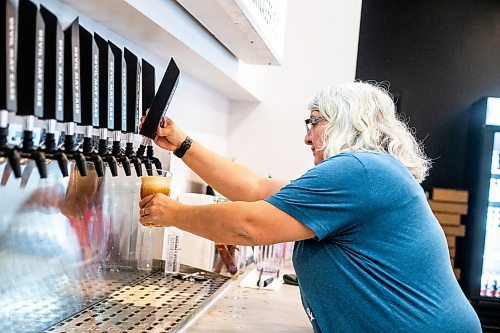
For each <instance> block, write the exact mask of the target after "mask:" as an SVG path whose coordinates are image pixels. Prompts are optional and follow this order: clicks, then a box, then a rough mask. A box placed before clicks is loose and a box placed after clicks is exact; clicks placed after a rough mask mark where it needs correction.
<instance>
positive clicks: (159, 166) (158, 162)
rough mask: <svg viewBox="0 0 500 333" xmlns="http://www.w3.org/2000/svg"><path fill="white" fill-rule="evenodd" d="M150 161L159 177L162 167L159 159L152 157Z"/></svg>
mask: <svg viewBox="0 0 500 333" xmlns="http://www.w3.org/2000/svg"><path fill="white" fill-rule="evenodd" d="M152 160H153V164H154V165H155V167H156V170H157V172H158V174H159V175H161V167H162V165H161V162H160V159H159V158H157V157H153V158H152Z"/></svg>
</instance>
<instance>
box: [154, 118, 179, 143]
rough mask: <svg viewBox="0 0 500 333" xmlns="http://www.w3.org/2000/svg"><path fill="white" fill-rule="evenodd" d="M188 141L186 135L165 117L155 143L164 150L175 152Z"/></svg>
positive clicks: (159, 127)
mask: <svg viewBox="0 0 500 333" xmlns="http://www.w3.org/2000/svg"><path fill="white" fill-rule="evenodd" d="M185 139H186V134H185V133H184V132H183V131H182V130H181V129H180V128H179V127H178V126H177V125H176V124H175V123H174V122H173V121H172V119H170V118H168V117H163V119H162V120H161V121H160V125H159V126H158V129H157V132H156V138H155V143H156V144H157V145H158V146H160V147H161V148H163V149H166V150H170V151H174V150H176V149H177V148H179V147H180V146H181V144H182V142H183V141H184V140H185Z"/></svg>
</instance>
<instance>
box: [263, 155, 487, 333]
mask: <svg viewBox="0 0 500 333" xmlns="http://www.w3.org/2000/svg"><path fill="white" fill-rule="evenodd" d="M266 201H267V202H269V203H270V204H272V205H274V206H276V207H277V208H279V209H280V210H282V211H284V212H286V213H287V214H289V215H291V216H293V217H294V218H295V219H297V220H298V221H300V222H301V223H303V224H305V225H306V226H307V227H309V228H310V229H311V230H312V231H314V233H315V234H316V237H315V238H312V239H307V240H303V241H299V242H296V243H295V249H294V253H293V263H294V268H295V271H296V273H297V277H298V280H299V285H300V292H301V296H302V303H303V305H304V308H305V310H306V314H307V316H308V317H309V319H310V321H311V323H312V325H313V327H314V331H315V332H323V333H324V332H389V331H391V332H405V333H406V332H425V333H430V332H440V333H442V332H454V333H457V332H467V333H473V332H481V327H480V324H479V319H478V317H477V315H476V313H475V311H474V310H473V308H472V306H471V305H470V304H469V302H468V301H467V299H466V298H465V296H464V294H463V293H462V290H461V289H460V287H459V285H458V283H457V280H456V278H455V276H454V274H453V269H452V267H451V264H450V257H449V252H448V247H447V243H446V238H445V235H444V233H443V230H442V229H441V227H440V225H439V223H438V222H437V220H436V218H435V217H434V215H433V213H432V211H431V210H430V208H429V205H428V203H427V200H426V197H425V194H424V192H423V190H422V188H421V187H420V185H419V184H418V183H417V182H416V180H415V179H414V177H413V176H412V175H411V174H410V172H409V171H408V169H407V168H406V167H405V166H404V165H403V164H402V163H400V162H399V161H398V160H397V159H395V158H394V157H392V156H391V155H388V154H383V153H370V152H362V153H342V154H338V155H336V156H333V157H330V158H328V159H326V160H324V161H322V162H321V163H319V164H318V165H316V167H314V168H313V169H311V170H309V171H308V172H307V173H306V174H304V175H303V176H302V177H300V178H299V179H297V180H295V181H293V182H292V183H291V184H289V185H287V186H285V187H284V188H283V189H281V190H280V191H279V192H278V193H276V194H275V195H273V196H271V197H269V198H267V199H266Z"/></svg>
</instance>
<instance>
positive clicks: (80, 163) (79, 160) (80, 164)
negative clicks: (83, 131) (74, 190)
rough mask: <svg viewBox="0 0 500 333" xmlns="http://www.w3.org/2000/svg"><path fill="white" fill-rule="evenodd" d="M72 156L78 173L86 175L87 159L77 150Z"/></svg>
mask: <svg viewBox="0 0 500 333" xmlns="http://www.w3.org/2000/svg"><path fill="white" fill-rule="evenodd" d="M73 154H74V155H73V158H74V160H75V162H76V167H77V168H78V171H79V172H80V175H81V176H82V177H83V176H86V175H87V173H88V172H87V160H86V159H85V156H83V154H82V153H80V152H79V151H75V152H74V153H73Z"/></svg>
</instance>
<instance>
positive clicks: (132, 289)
mask: <svg viewBox="0 0 500 333" xmlns="http://www.w3.org/2000/svg"><path fill="white" fill-rule="evenodd" d="M185 268H186V266H185ZM193 272H194V270H193ZM186 273H191V272H190V271H189V270H187V271H186ZM203 273H204V274H203V276H204V277H205V278H206V279H205V280H204V281H199V280H193V279H191V280H183V279H179V278H177V277H174V275H175V274H165V273H164V272H162V271H158V272H155V273H152V274H151V275H150V276H148V277H146V278H145V279H143V280H141V281H140V282H138V283H136V284H134V285H125V286H124V287H122V288H121V289H119V290H116V291H114V292H113V293H112V294H110V295H109V296H108V297H107V298H105V299H103V300H101V301H100V302H98V303H95V304H93V305H92V306H90V307H88V308H86V309H84V310H83V311H81V312H79V313H77V314H75V315H73V316H71V317H69V318H67V319H65V320H64V321H62V322H60V323H58V324H56V325H54V326H52V327H50V328H48V329H46V330H45V331H44V332H109V333H111V332H148V333H149V332H176V331H178V330H179V329H180V328H181V327H182V326H183V325H184V324H186V322H187V321H188V320H189V319H190V318H192V317H193V316H194V315H195V314H196V313H198V312H199V311H201V310H202V309H203V308H204V307H205V305H206V304H207V303H208V301H210V300H211V299H212V298H214V297H215V296H216V295H217V294H219V293H220V292H221V291H222V290H224V289H225V287H226V286H228V285H229V284H228V283H227V282H228V281H229V278H227V277H224V276H220V275H217V274H214V273H210V272H203Z"/></svg>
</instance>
